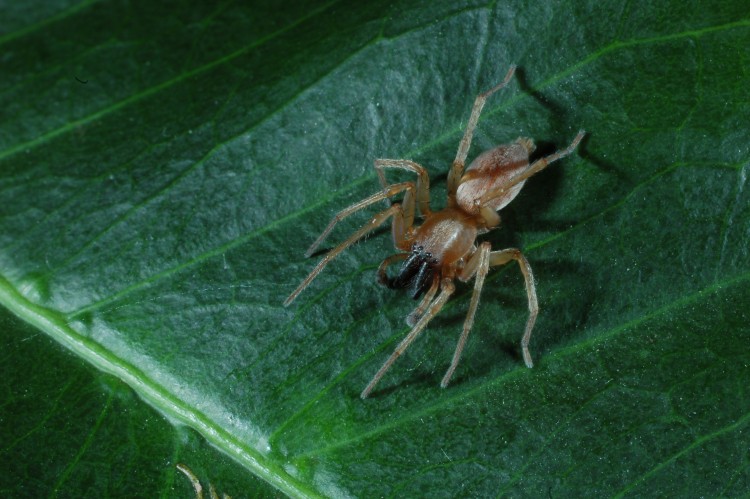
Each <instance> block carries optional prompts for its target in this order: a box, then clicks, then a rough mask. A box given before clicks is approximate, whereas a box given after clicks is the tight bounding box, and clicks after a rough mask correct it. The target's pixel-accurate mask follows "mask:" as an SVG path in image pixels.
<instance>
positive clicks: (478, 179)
mask: <svg viewBox="0 0 750 499" xmlns="http://www.w3.org/2000/svg"><path fill="white" fill-rule="evenodd" d="M514 71H515V66H511V68H510V70H509V71H508V74H507V75H506V76H505V79H504V80H503V82H502V83H500V84H499V85H497V86H496V87H494V88H492V89H490V90H489V91H487V92H485V93H483V94H480V95H479V96H478V97H477V98H476V101H475V102H474V107H473V108H472V111H471V117H470V118H469V123H468V125H467V126H466V131H465V132H464V136H463V139H462V140H461V143H460V144H459V146H458V153H457V154H456V159H455V160H454V161H453V164H452V166H451V169H450V171H449V172H448V186H447V187H448V206H447V207H446V208H444V209H442V210H440V211H436V212H433V211H432V210H431V209H430V185H429V184H430V179H429V176H428V175H427V171H426V170H425V169H424V168H423V167H422V166H420V165H418V164H417V163H414V162H413V161H409V160H404V159H378V160H375V170H376V171H377V173H378V177H379V179H380V183H381V185H382V186H383V190H382V191H381V192H378V193H376V194H373V195H372V196H370V197H368V198H366V199H363V200H362V201H360V202H358V203H355V204H353V205H352V206H350V207H348V208H346V209H344V210H342V211H340V212H339V213H338V214H337V215H336V216H335V217H333V220H331V223H329V224H328V227H326V229H325V230H324V231H323V233H322V234H321V235H320V237H318V239H317V240H316V241H315V242H314V243H313V245H312V246H311V247H310V249H308V250H307V255H308V256H309V255H310V254H312V253H313V251H315V249H316V248H317V247H318V245H319V244H320V243H321V242H322V241H323V239H325V238H326V236H327V235H328V234H329V233H330V232H331V230H332V229H333V227H334V226H335V225H336V223H337V222H339V221H341V220H342V219H344V218H346V217H348V216H349V215H351V214H352V213H355V212H357V211H359V210H361V209H362V208H365V207H367V206H370V205H372V204H375V203H377V202H379V201H382V200H384V199H388V198H390V197H391V196H394V195H396V194H399V193H401V192H403V193H404V199H403V201H402V202H401V203H393V204H392V205H391V206H390V207H389V208H388V209H387V210H385V211H382V212H380V213H378V214H376V215H375V216H373V217H372V218H371V219H370V221H369V222H368V223H367V224H365V225H364V226H363V227H362V228H360V229H359V230H357V231H356V232H355V233H354V234H352V235H351V236H350V237H349V238H348V239H347V240H346V241H344V242H343V243H341V244H339V245H338V246H336V247H335V248H333V249H332V250H331V251H330V252H329V253H328V254H327V255H326V256H325V257H323V259H322V260H321V261H320V263H318V265H317V266H316V267H315V268H314V269H313V270H312V272H310V274H309V275H308V276H307V278H305V280H303V281H302V283H301V284H300V285H299V286H298V287H297V289H295V290H294V291H293V292H292V294H291V295H289V298H287V299H286V301H285V302H284V304H285V305H288V304H289V303H291V302H292V300H294V299H295V298H296V297H297V295H298V294H299V293H300V292H301V291H302V290H303V289H305V288H306V287H307V286H308V285H309V284H310V282H312V280H313V279H314V278H315V277H316V276H317V275H318V274H319V273H320V271H321V270H323V268H324V267H325V266H326V265H327V264H328V262H330V261H331V260H332V259H333V258H335V257H336V256H337V255H338V254H339V253H341V252H342V251H344V250H345V249H346V248H348V247H349V246H351V245H352V244H354V243H355V242H357V241H358V240H359V239H360V238H362V237H363V236H365V235H366V234H367V233H369V232H370V231H372V230H374V229H375V228H377V227H379V226H380V225H382V224H383V223H384V222H385V221H386V220H388V219H389V218H392V222H391V228H392V232H393V242H394V244H395V246H396V248H397V249H399V250H400V251H401V253H396V254H395V255H391V256H389V257H388V258H386V259H385V260H383V263H381V264H380V268H379V269H378V279H379V281H380V282H381V283H382V284H384V285H386V286H388V287H389V288H394V289H400V288H411V290H412V297H413V298H414V299H418V298H419V297H420V296H422V295H424V296H423V298H422V300H421V301H420V302H419V304H418V305H417V307H416V308H415V309H414V311H413V312H412V313H411V314H409V316H408V317H407V320H406V322H407V323H408V324H409V326H411V327H412V329H411V331H410V332H409V334H408V335H407V336H406V337H405V338H404V339H403V340H402V341H401V343H400V344H399V345H398V347H396V350H395V351H394V352H393V354H392V355H391V356H390V357H389V358H388V360H386V362H385V363H384V364H383V366H382V367H381V368H380V370H379V371H378V372H377V373H376V374H375V376H374V377H373V378H372V380H371V381H370V383H369V384H368V385H367V386H366V387H365V389H364V390H363V391H362V394H361V397H362V398H366V397H367V396H368V395H369V394H370V392H371V391H372V389H373V388H374V387H375V385H376V384H377V383H378V381H380V379H381V378H382V377H383V375H384V374H385V372H386V371H387V370H388V369H389V368H390V367H391V365H392V364H393V362H395V361H396V359H397V358H398V357H399V356H400V355H401V354H402V353H403V352H404V351H405V350H406V349H407V348H408V347H409V345H411V343H412V342H413V341H414V339H415V338H416V337H417V336H418V335H419V333H421V332H422V330H424V328H425V326H427V323H428V322H429V321H430V320H431V319H432V318H433V317H434V316H435V315H437V314H438V312H440V310H441V309H442V308H443V306H444V305H445V303H446V302H447V301H448V298H450V296H451V295H452V294H453V291H454V290H455V285H454V284H453V281H454V280H455V279H456V278H457V279H459V280H461V281H463V282H466V281H469V280H471V279H472V278H473V279H474V293H473V294H472V297H471V303H470V304H469V312H468V313H467V315H466V321H465V322H464V327H463V331H462V333H461V337H460V338H459V340H458V346H456V351H455V353H454V354H453V360H452V362H451V366H450V368H449V369H448V371H447V372H446V373H445V376H444V377H443V380H442V382H441V383H440V386H442V387H446V386H448V382H449V381H450V378H451V376H452V375H453V372H454V371H455V369H456V366H457V365H458V361H459V360H460V357H461V352H462V351H463V348H464V345H465V343H466V339H467V337H468V335H469V331H471V327H472V325H473V323H474V314H475V313H476V310H477V306H478V305H479V295H480V293H481V290H482V285H483V284H484V278H485V276H486V275H487V272H488V270H489V267H491V266H496V265H504V264H506V263H508V262H510V261H516V262H518V265H519V267H520V269H521V273H522V274H523V277H524V281H525V283H526V294H527V297H528V301H529V319H528V321H527V322H526V329H525V332H524V335H523V337H522V338H521V352H522V354H523V359H524V362H525V363H526V365H527V366H528V367H532V366H533V362H532V360H531V354H530V353H529V339H530V338H531V331H532V329H533V327H534V322H535V321H536V316H537V314H538V312H539V306H538V304H537V299H536V291H535V287H534V276H533V274H532V272H531V266H530V265H529V262H528V261H527V260H526V257H524V256H523V254H522V253H521V251H520V250H518V249H515V248H508V249H504V250H500V251H492V250H491V246H490V243H489V242H486V241H485V242H483V243H479V244H477V241H476V239H477V235H479V234H483V233H485V232H487V231H489V230H492V229H493V228H496V227H498V226H499V225H500V216H499V215H498V214H497V210H499V209H501V208H503V207H504V206H506V205H507V204H508V203H510V202H511V201H512V200H513V198H515V197H516V195H518V193H519V191H520V190H521V188H522V187H523V185H524V183H525V182H526V180H527V179H528V178H529V177H531V176H532V175H534V174H535V173H537V172H539V171H541V170H542V169H544V168H545V167H546V166H547V165H549V164H550V163H552V162H553V161H556V160H558V159H560V158H563V157H565V156H567V155H568V154H570V153H571V152H573V150H574V149H575V148H576V146H577V145H578V143H579V142H580V141H581V139H582V138H583V135H584V132H583V131H580V132H578V135H576V137H575V138H574V139H573V142H572V143H571V144H570V145H569V146H568V147H567V148H565V149H563V150H562V151H559V152H557V153H555V154H551V155H549V156H546V157H544V158H541V159H538V160H537V161H535V162H534V163H532V164H529V154H531V152H532V151H534V143H533V142H532V141H531V139H527V138H518V139H516V141H515V142H513V143H511V144H505V145H501V146H498V147H495V148H494V149H491V150H489V151H486V152H484V153H482V154H480V155H479V156H478V157H477V158H476V159H475V160H474V161H472V163H471V164H470V165H469V167H468V168H467V169H466V171H464V163H465V161H466V156H467V155H468V152H469V146H470V145H471V137H472V134H473V133H474V128H475V127H476V125H477V121H478V120H479V115H480V113H481V112H482V107H483V106H484V103H485V101H486V100H487V98H488V97H489V96H490V95H492V94H493V93H495V92H496V91H497V90H499V89H501V88H503V87H504V86H505V85H507V84H508V82H509V81H510V79H511V77H512V76H513V73H514ZM386 168H398V169H402V170H407V171H410V172H413V173H415V174H416V175H417V181H416V183H415V182H402V183H399V184H388V182H387V181H386V179H385V169H386ZM417 209H418V210H419V213H420V214H421V216H422V217H423V218H424V221H423V222H422V225H419V226H415V225H414V217H415V215H416V212H417ZM399 260H403V264H402V266H401V270H400V271H399V273H398V274H397V275H396V276H395V277H389V276H388V274H387V273H386V270H387V267H388V266H389V265H390V264H391V263H393V262H394V261H399Z"/></svg>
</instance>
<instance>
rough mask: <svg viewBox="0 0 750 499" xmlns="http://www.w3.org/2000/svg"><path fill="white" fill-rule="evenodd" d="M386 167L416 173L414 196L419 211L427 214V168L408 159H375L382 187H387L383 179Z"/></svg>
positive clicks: (428, 198) (428, 195) (428, 199)
mask: <svg viewBox="0 0 750 499" xmlns="http://www.w3.org/2000/svg"><path fill="white" fill-rule="evenodd" d="M386 168H398V169H400V170H406V171H410V172H414V173H416V174H417V192H416V196H417V205H418V206H419V213H420V214H421V215H422V216H423V217H426V216H427V215H429V214H430V213H431V212H432V211H431V210H430V177H429V175H428V174H427V170H425V169H424V167H423V166H422V165H419V164H417V163H415V162H414V161H409V160H408V159H376V160H375V170H376V171H377V172H378V179H380V185H381V186H382V187H383V189H387V188H388V181H387V180H386V179H385V169H386ZM406 218H408V217H406Z"/></svg>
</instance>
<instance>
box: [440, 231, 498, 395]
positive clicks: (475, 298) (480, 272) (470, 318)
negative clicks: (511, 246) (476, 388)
mask: <svg viewBox="0 0 750 499" xmlns="http://www.w3.org/2000/svg"><path fill="white" fill-rule="evenodd" d="M491 249H492V247H491V245H490V243H489V242H486V241H485V242H483V243H482V244H481V245H479V249H478V250H477V251H475V252H474V254H473V255H472V256H471V257H470V258H469V260H468V262H467V263H466V266H465V267H464V268H463V269H461V270H460V271H459V273H458V278H459V279H461V280H462V281H464V282H466V281H468V280H469V279H471V278H472V277H476V278H475V279H474V292H473V293H472V295H471V303H470V304H469V311H468V312H467V314H466V320H465V321H464V329H463V331H462V332H461V336H460V337H459V339H458V344H457V345H456V351H455V352H454V353H453V360H452V361H451V366H450V367H449V368H448V371H447V372H446V373H445V376H443V380H442V381H441V382H440V386H441V387H442V388H445V387H447V386H448V383H449V382H450V380H451V377H452V376H453V372H454V371H455V370H456V367H458V361H459V360H460V359H461V352H463V350H464V346H466V339H467V338H468V337H469V333H470V332H471V328H472V326H473V325H474V315H475V314H476V312H477V307H478V306H479V297H480V295H481V294H482V286H484V278H485V277H486V276H487V272H488V271H489V267H490V251H491Z"/></svg>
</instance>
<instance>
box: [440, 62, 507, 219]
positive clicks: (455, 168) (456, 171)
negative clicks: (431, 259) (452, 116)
mask: <svg viewBox="0 0 750 499" xmlns="http://www.w3.org/2000/svg"><path fill="white" fill-rule="evenodd" d="M515 72H516V66H515V64H513V65H511V66H510V68H509V69H508V73H506V75H505V78H504V79H503V81H502V82H500V84H499V85H496V86H494V87H492V88H491V89H489V90H487V91H486V92H485V93H483V94H479V95H478V96H477V98H476V99H475V100H474V107H473V108H472V109H471V117H470V118H469V122H468V123H467V124H466V131H465V132H464V136H463V138H462V139H461V142H460V143H459V144H458V152H457V153H456V159H454V160H453V164H452V165H451V169H450V171H449V172H448V200H449V203H450V204H451V205H452V204H453V201H455V197H456V189H458V184H459V181H460V180H461V175H463V173H464V166H465V163H466V156H467V155H468V154H469V147H470V146H471V138H472V135H474V129H475V128H476V127H477V123H478V122H479V115H480V114H482V108H483V107H484V103H485V102H486V101H487V99H488V98H489V97H490V96H491V95H492V94H494V93H495V92H497V91H498V90H500V89H501V88H503V87H505V86H506V85H507V84H508V83H509V82H510V79H511V78H512V77H513V74H514V73H515Z"/></svg>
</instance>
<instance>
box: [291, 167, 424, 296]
mask: <svg viewBox="0 0 750 499" xmlns="http://www.w3.org/2000/svg"><path fill="white" fill-rule="evenodd" d="M414 189H415V187H414V183H413V182H403V183H400V184H394V185H391V186H388V188H387V189H385V190H383V191H382V192H378V193H376V194H373V195H372V196H370V197H368V198H366V199H364V200H362V201H360V202H358V203H355V204H353V205H351V206H349V207H348V208H346V209H344V210H341V211H340V212H339V213H337V214H336V215H335V216H334V217H333V219H332V220H331V222H330V223H329V224H328V227H326V229H325V230H324V231H323V233H322V234H321V235H320V237H318V239H317V240H316V241H315V242H314V243H313V245H312V246H311V247H310V249H308V250H307V253H306V255H307V256H309V255H310V254H312V253H313V251H315V249H316V248H317V247H318V246H319V245H320V243H321V242H323V240H324V239H325V238H326V236H327V235H328V234H329V233H330V232H331V231H332V230H333V228H334V226H335V225H336V223H338V222H340V221H341V220H343V219H344V218H346V217H348V216H349V215H351V214H352V213H355V212H357V211H359V210H361V209H363V208H366V207H368V206H370V205H371V204H374V203H377V202H378V201H382V200H383V199H386V198H389V197H391V196H394V195H396V194H398V193H399V192H403V191H406V194H405V195H404V202H403V204H404V207H403V208H402V206H401V204H399V203H396V204H394V205H393V206H391V207H389V208H388V209H387V210H385V211H381V212H380V213H377V214H376V215H375V216H373V217H372V218H371V219H370V221H369V222H367V223H366V224H365V225H364V226H363V227H361V228H360V229H359V230H357V231H356V232H355V233H354V234H352V235H351V236H349V238H347V239H346V240H345V241H344V242H342V243H341V244H339V245H338V246H336V247H335V248H333V249H332V250H331V251H329V252H328V253H327V254H326V256H324V257H323V259H322V260H321V261H320V262H319V263H318V265H316V266H315V268H314V269H313V270H312V271H311V272H310V274H309V275H308V276H307V277H306V278H305V280H303V281H302V282H301V283H300V285H299V286H297V289H295V290H294V291H293V292H292V294H290V295H289V297H288V298H287V299H286V300H285V301H284V306H287V305H289V304H290V303H291V302H292V301H294V299H295V298H296V297H297V295H299V294H300V293H301V292H302V291H303V290H304V289H305V288H306V287H307V286H309V285H310V283H311V282H312V280H313V279H315V277H316V276H317V275H318V274H320V272H321V271H322V270H323V269H324V268H325V266H326V265H328V262H330V261H331V260H333V259H334V258H336V256H338V255H339V253H341V252H342V251H344V250H345V249H347V248H348V247H349V246H351V245H352V244H354V243H356V242H357V241H358V240H359V239H361V238H362V237H364V236H365V235H366V234H367V233H369V232H370V231H372V230H374V229H376V228H378V227H380V226H381V225H382V224H383V223H384V222H385V221H386V220H388V218H390V217H393V231H394V235H395V234H396V233H397V232H398V233H399V234H402V233H405V232H406V231H407V230H408V229H409V228H410V227H411V221H408V225H407V223H405V221H404V213H407V214H409V213H411V214H412V215H411V216H410V218H411V219H412V220H413V218H414V216H413V214H414Z"/></svg>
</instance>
